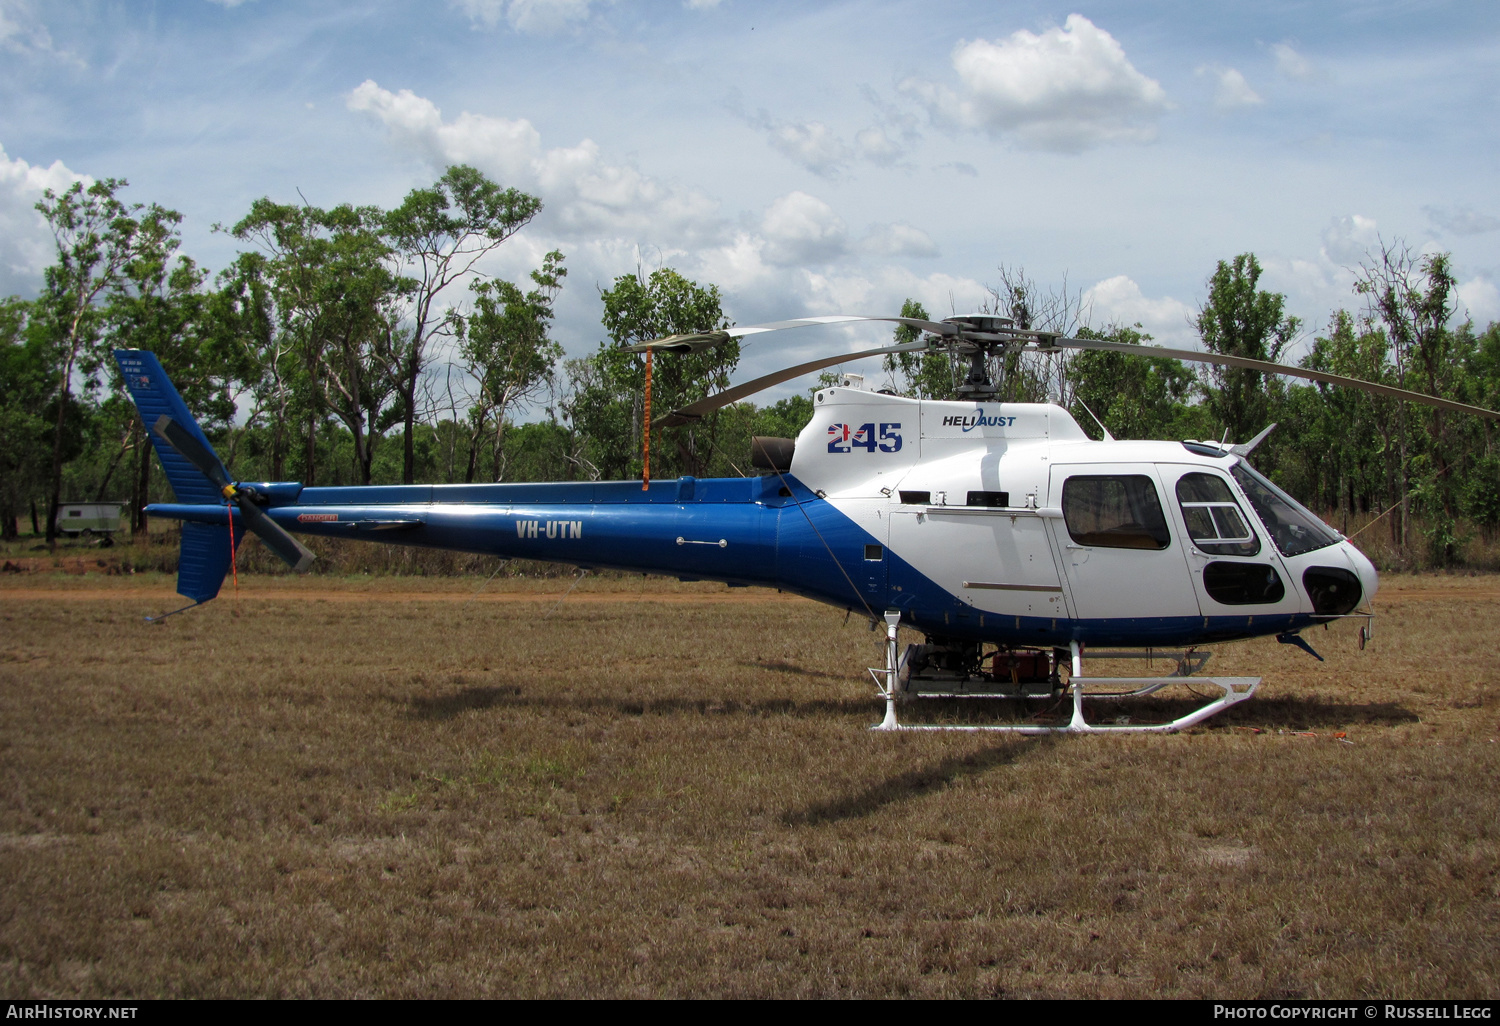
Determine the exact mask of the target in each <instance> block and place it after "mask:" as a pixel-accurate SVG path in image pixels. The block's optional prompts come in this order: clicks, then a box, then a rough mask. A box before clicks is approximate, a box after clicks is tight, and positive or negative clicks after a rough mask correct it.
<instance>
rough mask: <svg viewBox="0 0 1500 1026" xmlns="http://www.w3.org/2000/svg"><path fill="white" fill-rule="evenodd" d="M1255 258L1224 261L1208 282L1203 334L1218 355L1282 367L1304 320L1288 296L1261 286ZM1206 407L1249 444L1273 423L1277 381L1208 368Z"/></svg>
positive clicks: (1237, 370) (1247, 372) (1230, 369)
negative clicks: (1288, 307) (1289, 303)
mask: <svg viewBox="0 0 1500 1026" xmlns="http://www.w3.org/2000/svg"><path fill="white" fill-rule="evenodd" d="M1261 273H1262V268H1261V266H1260V261H1259V260H1257V259H1256V258H1255V254H1254V253H1241V254H1240V255H1239V256H1237V257H1235V258H1234V259H1233V260H1229V261H1224V260H1220V261H1219V262H1218V266H1217V267H1216V268H1215V269H1214V273H1213V274H1212V275H1211V276H1210V277H1209V279H1208V299H1207V300H1205V301H1204V304H1203V306H1202V308H1200V309H1199V311H1198V318H1197V325H1196V326H1197V328H1198V335H1199V337H1200V338H1202V339H1203V345H1204V348H1206V349H1208V351H1209V352H1212V353H1222V354H1225V355H1228V356H1244V357H1248V358H1250V359H1252V360H1266V361H1269V362H1271V363H1279V362H1280V360H1281V355H1282V353H1284V352H1285V351H1286V348H1287V346H1289V345H1291V343H1292V341H1293V340H1294V339H1295V338H1296V337H1297V331H1298V329H1299V328H1300V327H1301V321H1299V320H1298V319H1297V318H1296V317H1292V316H1290V315H1288V314H1287V313H1286V297H1285V296H1283V295H1282V294H1281V293H1279V292H1267V291H1264V290H1262V289H1261V288H1260V287H1259V283H1260V276H1261ZM1203 376H1204V384H1203V397H1204V405H1205V406H1206V407H1207V408H1208V412H1209V413H1210V414H1212V416H1213V417H1214V419H1215V420H1217V421H1218V422H1219V425H1220V428H1221V429H1222V430H1225V431H1227V432H1228V437H1229V440H1230V441H1232V442H1246V441H1249V440H1250V439H1251V438H1252V437H1254V436H1255V435H1256V434H1258V433H1259V432H1260V431H1261V429H1262V428H1264V427H1266V426H1267V425H1268V424H1269V423H1270V422H1271V409H1272V405H1273V401H1274V394H1273V393H1274V392H1276V391H1277V390H1278V389H1279V386H1278V385H1277V384H1276V382H1275V379H1273V380H1271V381H1267V380H1266V379H1265V375H1264V374H1262V373H1261V372H1260V371H1253V370H1244V369H1242V368H1238V367H1215V366H1207V367H1206V368H1205V369H1204V370H1203Z"/></svg>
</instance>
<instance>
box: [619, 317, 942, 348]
mask: <svg viewBox="0 0 1500 1026" xmlns="http://www.w3.org/2000/svg"><path fill="white" fill-rule="evenodd" d="M853 321H889V322H891V323H893V324H904V325H906V326H907V327H909V328H917V329H919V330H921V331H926V332H931V333H932V334H934V335H941V336H942V337H944V338H949V337H952V336H954V335H957V334H958V328H957V327H955V326H954V325H952V324H945V323H943V322H942V321H927V320H923V319H922V318H920V317H864V316H861V315H859V314H829V315H827V316H823V317H798V318H796V319H795V320H790V321H770V322H767V323H766V324H746V325H741V326H740V327H735V328H723V329H720V330H717V331H700V332H695V333H693V334H690V335H668V336H666V337H665V338H653V339H651V340H650V341H647V342H637V343H636V344H635V345H633V346H626V347H625V351H626V352H629V353H644V352H645V351H646V350H647V349H658V350H661V349H665V350H668V351H670V352H692V351H693V350H696V349H704V348H707V347H708V346H714V345H721V344H723V343H725V342H728V341H729V340H730V339H732V338H743V337H745V336H746V335H759V334H761V333H763V332H767V331H785V330H786V329H787V328H805V327H809V326H812V325H816V324H848V323H850V322H853Z"/></svg>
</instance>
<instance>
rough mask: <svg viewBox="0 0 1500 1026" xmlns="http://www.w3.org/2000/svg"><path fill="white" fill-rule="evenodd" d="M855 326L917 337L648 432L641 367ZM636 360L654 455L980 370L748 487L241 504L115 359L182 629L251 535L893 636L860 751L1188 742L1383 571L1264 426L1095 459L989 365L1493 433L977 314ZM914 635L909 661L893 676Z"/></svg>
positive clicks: (473, 487) (422, 489)
mask: <svg viewBox="0 0 1500 1026" xmlns="http://www.w3.org/2000/svg"><path fill="white" fill-rule="evenodd" d="M858 321H886V322H895V323H899V324H904V325H907V326H910V327H913V328H916V329H918V330H920V331H922V332H923V333H924V334H923V335H922V336H921V337H920V338H919V339H918V340H917V341H915V342H909V343H905V344H901V345H888V346H882V347H879V348H874V349H867V350H863V351H860V352H857V353H853V354H839V355H837V356H832V357H826V358H821V359H818V360H814V361H810V362H807V363H802V364H798V365H797V366H794V367H788V368H785V369H783V370H779V371H776V372H774V373H772V374H768V375H765V376H762V377H759V378H756V379H754V380H752V381H749V382H745V383H743V384H740V385H737V386H734V387H731V388H729V389H727V390H725V391H723V392H720V393H718V394H716V395H712V396H708V397H706V398H704V399H702V400H699V401H697V402H694V403H690V404H688V405H686V406H683V407H681V408H679V409H674V410H670V411H668V412H667V413H665V414H662V415H660V416H658V417H657V418H655V419H654V420H653V419H652V417H651V413H650V406H649V395H650V367H651V360H652V357H653V356H654V355H656V354H661V355H662V356H663V357H669V356H670V355H671V354H674V353H683V352H691V351H695V350H698V349H701V348H704V347H708V346H714V345H719V344H722V343H724V342H726V341H728V340H729V339H731V338H735V337H743V336H747V335H754V334H759V333H762V332H768V331H778V330H784V329H789V328H798V327H806V326H813V325H830V324H842V323H850V322H858ZM627 348H628V349H630V350H631V351H634V352H639V353H644V355H645V357H646V366H647V377H646V397H647V405H646V417H645V421H646V424H647V426H648V431H649V429H650V428H651V427H656V428H668V427H674V426H681V425H684V424H689V423H692V422H693V421H695V420H697V419H699V418H701V417H703V416H705V415H707V414H708V413H711V412H712V411H713V410H715V409H718V408H721V407H723V406H726V405H729V404H730V403H733V402H736V401H738V400H740V399H743V398H745V397H746V396H748V395H752V394H754V393H756V392H759V391H761V390H762V389H765V388H769V387H772V386H774V385H777V384H780V383H782V382H785V381H789V380H792V379H793V378H796V377H799V376H801V375H804V374H808V373H811V372H813V371H817V370H823V369H826V368H828V367H832V366H836V365H839V364H842V363H845V362H848V361H852V360H856V359H861V358H864V357H871V356H879V355H887V354H896V353H909V352H921V351H926V350H929V349H936V350H941V351H946V352H949V353H950V354H953V355H955V356H958V357H959V358H961V359H964V360H967V362H968V376H967V379H966V380H965V381H964V383H963V384H962V385H960V386H959V388H958V395H959V399H958V400H955V401H934V400H920V399H912V398H907V397H904V396H899V395H895V394H892V393H889V392H885V391H875V390H872V389H870V388H867V387H865V385H864V382H863V379H862V378H861V377H860V376H858V375H853V374H850V375H845V376H842V377H841V378H840V379H839V380H838V382H837V383H836V384H832V385H827V386H825V387H822V388H820V389H818V390H817V391H816V393H815V394H814V403H813V410H814V413H813V417H812V419H811V420H810V421H809V422H808V424H807V425H806V426H805V427H804V428H803V429H802V431H801V432H800V433H799V434H798V436H797V437H796V438H795V439H785V438H756V439H754V440H753V443H752V464H753V465H754V467H755V468H756V469H757V470H759V471H760V472H761V473H760V474H759V475H758V476H755V477H744V478H726V479H695V478H693V477H687V476H684V477H678V478H675V479H670V480H657V481H652V480H650V478H649V463H647V465H646V466H647V469H646V471H645V472H644V473H643V477H642V480H640V481H607V482H599V481H582V482H554V483H515V484H511V483H506V484H452V485H375V486H347V487H346V486H340V487H304V486H303V485H302V484H300V483H298V482H286V481H278V482H241V481H236V480H234V479H233V478H232V477H231V475H230V473H229V471H228V469H227V468H226V467H225V466H224V464H223V463H222V462H221V461H220V460H219V457H218V456H217V454H216V453H215V452H214V450H213V447H212V445H211V444H210V443H209V441H208V438H207V437H206V436H205V435H204V434H203V431H202V429H201V428H200V427H199V426H198V424H197V423H196V421H195V420H194V419H193V417H192V415H191V414H190V413H189V411H188V410H187V407H186V405H185V404H184V403H183V401H182V399H181V397H180V396H179V395H178V394H177V392H176V389H175V388H174V387H173V385H172V383H171V381H170V380H169V379H168V377H167V374H166V372H165V371H164V370H163V368H162V367H161V364H160V363H159V362H158V361H157V359H156V357H155V356H154V355H153V354H151V353H149V352H146V351H141V350H128V349H126V350H117V351H116V352H115V354H114V355H115V359H116V361H117V363H118V364H119V367H120V370H121V372H122V374H123V376H124V380H125V384H126V387H127V389H128V390H129V392H130V395H131V397H132V399H133V400H134V402H135V404H136V407H137V409H138V411H139V412H140V414H141V417H142V420H143V422H144V423H145V425H146V427H147V429H148V433H149V434H150V436H151V439H152V443H153V445H154V446H155V448H156V451H157V454H158V456H159V458H160V460H161V463H162V467H163V469H164V471H165V473H166V475H167V478H168V480H169V481H170V483H171V485H172V487H173V490H174V492H175V495H176V498H177V502H175V503H158V504H153V505H151V506H149V507H147V510H148V512H149V513H150V514H151V515H152V516H157V517H166V518H170V519H177V520H180V521H182V522H183V529H182V554H181V561H180V566H179V572H178V587H177V590H178V592H179V593H180V594H181V595H183V596H184V597H185V598H188V599H190V600H191V601H192V603H193V604H194V605H196V604H200V603H203V602H206V601H209V600H210V599H212V598H214V597H215V596H216V595H217V594H218V592H219V589H220V587H221V586H222V584H223V580H224V577H225V575H226V574H227V573H228V570H229V568H230V564H231V561H232V559H233V553H234V550H235V547H236V546H237V545H238V544H239V542H240V541H241V539H242V538H243V536H244V532H245V531H246V530H249V531H251V532H253V533H255V534H256V535H258V536H259V537H260V538H261V540H262V541H263V542H265V543H266V544H267V546H268V547H269V548H271V549H272V551H274V552H276V553H277V555H278V556H280V557H281V558H282V559H283V560H284V561H285V562H286V563H287V564H288V565H290V566H292V567H293V568H295V569H297V570H304V569H306V567H307V566H308V564H309V563H310V562H311V561H312V559H313V554H312V552H311V551H309V550H308V549H307V548H306V547H305V546H304V545H302V544H301V543H300V542H299V541H297V539H296V538H295V537H293V535H292V533H291V532H297V533H301V534H308V535H318V536H323V537H340V538H358V539H364V540H370V541H380V542H388V543H394V544H403V545H416V546H425V547H431V548H439V549H452V550H457V551H464V552H472V553H480V554H486V555H492V556H498V557H502V558H525V559H534V560H542V561H554V562H562V563H569V564H573V565H576V566H578V567H580V568H581V569H585V570H587V569H594V568H606V569H615V570H624V571H634V572H646V573H656V574H667V575H674V576H677V577H679V578H682V579H684V580H713V581H721V582H724V583H726V584H728V585H730V586H752V585H753V586H762V587H774V588H777V589H779V590H782V591H787V592H793V593H796V594H800V595H803V596H806V597H808V598H811V599H814V600H817V601H819V602H824V603H827V604H830V605H833V606H836V607H839V608H842V609H845V610H846V611H847V612H848V613H849V614H850V615H856V614H857V615H860V616H863V617H866V618H867V619H868V620H869V622H870V625H871V628H872V629H875V628H878V627H879V626H881V625H882V624H883V626H884V628H885V666H884V667H883V668H871V669H870V674H871V676H872V678H873V679H874V681H875V683H876V685H877V687H878V689H879V694H880V697H881V698H882V699H883V701H884V703H885V717H884V719H883V721H882V722H881V723H880V724H877V725H876V727H874V728H872V729H880V730H950V729H951V730H986V731H1013V732H1018V733H1022V734H1043V733H1053V732H1070V733H1098V732H1117V731H1126V732H1131V731H1151V732H1170V731H1177V730H1181V729H1184V728H1186V727H1189V726H1192V725H1194V724H1197V723H1200V722H1202V721H1204V720H1206V719H1207V718H1209V717H1211V716H1213V715H1215V714H1217V713H1219V712H1222V711H1223V710H1224V709H1226V708H1229V707H1230V706H1232V705H1235V704H1237V703H1239V702H1242V701H1244V700H1246V699H1248V698H1250V697H1252V696H1253V695H1254V693H1255V691H1256V689H1257V688H1258V686H1259V684H1260V682H1261V678H1259V677H1242V676H1199V675H1197V674H1199V673H1200V672H1201V671H1202V670H1203V668H1204V665H1205V664H1206V662H1207V660H1208V657H1209V655H1210V653H1209V652H1208V651H1206V649H1205V646H1208V645H1212V644H1218V643H1223V642H1230V641H1237V640H1241V639H1246V638H1254V637H1262V636H1268V635H1271V636H1275V637H1276V638H1277V639H1278V640H1279V641H1281V642H1283V643H1286V644H1290V645H1295V646H1297V647H1299V648H1301V649H1303V650H1305V651H1306V652H1308V653H1309V654H1311V655H1313V656H1315V657H1317V658H1320V659H1321V656H1318V654H1317V653H1316V651H1314V650H1313V648H1312V646H1311V645H1310V644H1308V642H1307V641H1306V640H1305V639H1303V638H1302V636H1301V632H1302V631H1304V630H1305V629H1306V628H1308V627H1311V626H1314V625H1317V624H1326V623H1329V622H1330V621H1333V620H1337V619H1340V618H1347V617H1356V618H1363V619H1364V620H1365V623H1364V625H1363V626H1362V627H1361V632H1360V644H1361V647H1363V645H1364V643H1365V641H1366V640H1367V639H1368V638H1369V637H1370V636H1371V625H1372V623H1373V615H1374V612H1373V607H1372V606H1371V605H1370V602H1371V600H1372V599H1373V598H1374V596H1375V594H1376V591H1377V589H1378V587H1379V579H1378V575H1377V574H1376V571H1375V567H1374V565H1373V564H1372V563H1371V562H1370V561H1369V559H1368V558H1366V557H1365V555H1364V554H1363V553H1362V552H1360V551H1359V549H1357V548H1356V547H1355V546H1354V544H1353V543H1352V542H1351V541H1350V540H1349V539H1347V538H1345V537H1344V536H1343V535H1341V534H1340V533H1339V532H1338V531H1336V530H1334V529H1333V528H1331V527H1329V526H1328V525H1327V524H1325V523H1323V522H1322V521H1321V520H1320V519H1319V518H1318V517H1317V516H1315V515H1314V514H1313V513H1311V512H1310V511H1308V510H1307V509H1306V508H1305V507H1303V506H1302V505H1301V504H1299V503H1298V502H1297V501H1296V500H1295V499H1293V498H1292V497H1291V496H1289V495H1287V494H1286V493H1285V492H1284V491H1282V490H1281V489H1280V488H1278V487H1277V486H1276V485H1275V484H1273V483H1272V482H1271V481H1270V480H1269V479H1267V478H1266V477H1265V476H1263V475H1262V474H1260V473H1259V472H1258V471H1256V470H1255V469H1254V467H1253V466H1251V464H1250V463H1249V462H1248V460H1247V459H1246V457H1247V456H1248V455H1249V454H1250V452H1251V451H1252V450H1253V449H1254V447H1255V446H1256V445H1257V444H1258V443H1259V442H1260V441H1261V440H1262V439H1263V438H1264V437H1265V436H1266V434H1267V433H1269V430H1270V429H1269V428H1268V429H1267V430H1266V431H1263V432H1262V433H1261V434H1260V435H1259V436H1257V437H1256V438H1255V439H1252V440H1251V441H1250V442H1248V443H1243V444H1233V445H1231V444H1229V443H1228V441H1227V440H1226V441H1223V442H1220V443H1214V442H1194V441H1186V442H1171V441H1120V440H1115V439H1114V438H1113V437H1112V436H1110V434H1109V432H1108V431H1107V430H1104V431H1103V434H1104V438H1103V440H1102V441H1095V440H1092V439H1090V438H1089V437H1088V435H1086V434H1085V433H1084V431H1083V430H1082V428H1080V427H1079V425H1078V423H1077V422H1076V421H1075V420H1074V418H1073V417H1072V415H1071V414H1069V413H1068V411H1067V410H1066V409H1064V408H1063V407H1061V406H1059V405H1056V404H1052V403H1010V402H998V401H996V396H997V391H998V390H997V388H996V386H995V385H994V384H993V383H992V382H991V380H990V378H989V374H988V370H987V367H988V361H989V359H990V357H992V356H994V355H997V354H1001V353H1020V352H1030V353H1042V354H1046V353H1056V352H1062V351H1064V350H1070V349H1071V350H1084V349H1096V350H1111V351H1116V352H1123V353H1128V354H1131V355H1140V356H1151V357H1172V358H1176V359H1181V360H1188V361H1194V362H1206V363H1212V364H1218V365H1222V366H1232V367H1243V368H1248V369H1253V370H1258V371H1262V372H1264V373H1270V374H1281V375H1288V376H1295V377H1302V378H1307V379H1311V380H1314V381H1322V382H1326V383H1332V384H1337V385H1343V386H1346V387H1353V388H1359V389H1363V390H1366V391H1371V392H1376V393H1379V394H1382V395H1387V396H1392V397H1396V398H1400V399H1403V400H1407V401H1413V402H1419V403H1424V404H1428V405H1433V406H1438V407H1441V408H1445V409H1453V410H1459V411H1462V412H1466V413H1470V414H1475V415H1479V416H1483V417H1488V418H1491V419H1497V420H1500V413H1496V412H1495V411H1492V410H1486V409H1482V408H1479V407H1474V406H1468V405H1466V404H1462V403H1457V402H1453V401H1450V400H1445V399H1440V398H1436V397H1432V396H1426V395H1422V394H1420V393H1415V392H1409V391H1406V390H1404V389H1399V388H1395V387H1393V386H1389V385H1384V384H1379V383H1375V382H1367V381H1362V380H1358V379H1353V378H1347V377H1343V376H1341V375H1334V374H1329V373H1326V372H1322V371H1315V370H1309V369H1306V368H1301V367H1290V366H1286V365H1282V364H1276V363H1269V362H1266V361H1259V360H1252V359H1248V358H1244V357H1237V356H1230V355H1224V354H1216V353H1206V352H1199V351H1195V350H1180V349H1169V348H1165V347H1160V346H1140V345H1127V344H1122V343H1117V342H1109V341H1104V340H1096V339H1077V338H1069V337H1066V336H1064V335H1062V334H1060V333H1056V332H1046V331H1038V330H1032V329H1029V328H1023V327H1018V326H1017V325H1016V323H1015V321H1014V320H1012V319H1011V318H1007V317H1003V316H998V315H990V314H981V315H971V316H961V317H958V316H956V317H951V318H947V319H945V320H942V321H930V320H926V319H920V318H910V317H867V316H856V315H831V316H822V317H810V318H800V319H796V320H790V321H778V322H774V323H770V324H760V325H750V326H743V327H734V328H727V329H720V330H716V331H705V332H698V333H693V334H683V335H673V336H668V337H666V338H661V339H654V340H651V341H647V342H642V343H639V344H637V345H634V346H630V347H627ZM1273 426H1274V425H1273ZM1100 428H1101V430H1103V425H1102V424H1101V425H1100ZM646 451H647V452H648V453H649V434H648V441H647V449H646ZM183 608H184V609H189V608H192V606H191V605H190V606H186V607H183ZM180 611H181V610H178V612H180ZM902 627H905V628H907V629H909V630H912V631H916V632H919V633H921V634H922V635H924V637H925V640H924V642H923V643H921V644H911V645H908V646H907V647H906V648H905V650H899V645H898V631H899V629H900V628H902ZM1086 653H1087V655H1088V657H1089V658H1091V659H1110V660H1114V659H1131V658H1137V659H1138V658H1148V659H1152V660H1155V659H1166V660H1168V661H1169V662H1175V664H1176V665H1175V669H1174V670H1173V671H1172V673H1170V674H1169V675H1168V676H1165V677H1161V676H1143V677H1111V678H1105V677H1091V676H1088V675H1087V674H1086V673H1085V672H1084V667H1083V662H1084V658H1085V654H1086ZM1185 684H1187V685H1199V686H1210V687H1214V688H1217V689H1218V691H1219V697H1217V698H1215V699H1213V700H1211V701H1207V702H1206V703H1205V704H1203V705H1201V706H1199V707H1198V708H1195V709H1193V710H1192V711H1191V712H1189V713H1187V714H1185V715H1183V716H1180V717H1178V718H1176V719H1173V720H1171V721H1168V722H1165V723H1157V724H1134V723H1130V722H1129V718H1128V717H1117V718H1116V720H1115V722H1110V723H1091V722H1089V720H1088V718H1087V717H1086V715H1085V701H1086V700H1087V701H1088V702H1089V703H1090V707H1091V708H1092V705H1093V703H1096V702H1105V703H1118V702H1121V701H1122V700H1126V699H1133V698H1142V697H1145V696H1147V695H1151V694H1155V693H1156V692H1158V691H1161V690H1162V689H1164V688H1167V687H1171V686H1173V685H1185ZM1101 688H1105V689H1107V690H1103V691H1101V690H1100V689H1101ZM1195 693H1196V692H1195ZM1069 695H1070V696H1071V701H1072V716H1071V719H1070V720H1069V721H1068V722H1067V723H1064V724H1051V725H1043V724H1037V723H1034V722H1025V723H1019V724H907V723H903V722H901V719H900V717H899V715H898V705H899V704H903V703H906V702H909V701H913V700H915V699H918V698H924V697H944V698H1010V699H1022V700H1051V701H1053V702H1054V704H1060V703H1061V702H1063V701H1066V699H1067V696H1069Z"/></svg>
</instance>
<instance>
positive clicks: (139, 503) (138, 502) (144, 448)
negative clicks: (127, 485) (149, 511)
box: [130, 425, 153, 545]
mask: <svg viewBox="0 0 1500 1026" xmlns="http://www.w3.org/2000/svg"><path fill="white" fill-rule="evenodd" d="M136 430H137V437H138V439H139V441H138V442H137V443H136V452H137V456H136V475H135V488H134V492H135V495H134V500H133V501H132V502H131V506H132V507H133V509H132V510H131V519H130V523H131V534H132V535H133V536H136V537H139V538H140V539H141V541H142V543H144V544H148V545H149V544H150V543H151V525H150V524H149V523H148V522H147V519H146V505H147V504H148V503H149V502H150V501H151V450H152V448H153V447H152V446H150V445H148V444H147V443H146V431H145V426H144V425H137V426H136Z"/></svg>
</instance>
